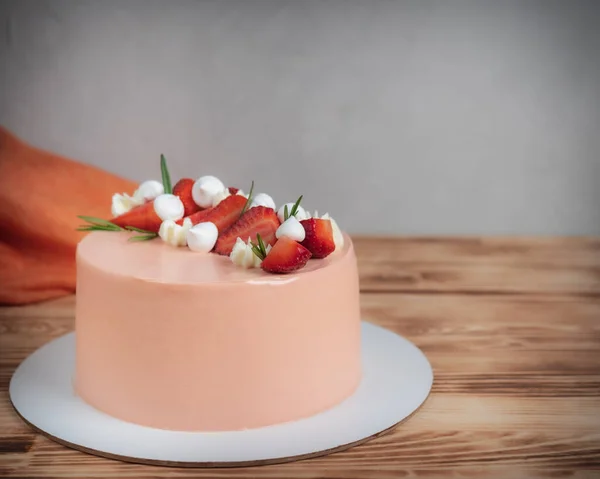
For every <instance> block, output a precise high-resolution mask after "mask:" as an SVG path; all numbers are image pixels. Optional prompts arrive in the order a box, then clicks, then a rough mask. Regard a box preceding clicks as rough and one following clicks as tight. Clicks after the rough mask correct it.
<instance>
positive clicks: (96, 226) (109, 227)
mask: <svg viewBox="0 0 600 479" xmlns="http://www.w3.org/2000/svg"><path fill="white" fill-rule="evenodd" d="M77 217H78V218H80V219H82V220H83V221H85V222H87V223H88V224H86V225H81V226H80V227H79V228H77V231H135V232H136V233H142V234H141V235H137V236H132V237H131V238H129V240H128V241H146V240H151V239H154V238H156V237H157V236H158V234H157V233H155V232H153V231H148V230H143V229H141V228H136V227H135V226H125V227H124V228H121V227H120V226H119V225H116V224H114V223H111V222H110V221H108V220H104V219H102V218H95V217H93V216H77Z"/></svg>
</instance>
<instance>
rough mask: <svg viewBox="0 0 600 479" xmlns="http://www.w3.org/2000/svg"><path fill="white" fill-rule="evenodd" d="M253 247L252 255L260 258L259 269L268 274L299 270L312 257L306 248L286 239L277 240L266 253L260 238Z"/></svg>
mask: <svg viewBox="0 0 600 479" xmlns="http://www.w3.org/2000/svg"><path fill="white" fill-rule="evenodd" d="M254 246H255V248H253V251H254V254H256V255H257V256H258V257H259V258H262V263H261V264H260V267H261V268H262V269H263V271H267V272H268V273H279V274H281V273H291V272H293V271H296V270H299V269H300V268H303V267H304V266H305V265H306V263H308V260H309V259H310V258H311V256H312V254H311V252H310V251H309V250H308V249H307V248H305V247H304V246H302V245H301V244H300V243H298V242H296V241H294V240H292V239H290V238H287V237H283V238H281V239H280V240H278V241H277V242H276V243H275V246H273V247H272V248H271V251H268V252H267V251H266V248H265V247H264V243H263V242H262V240H261V238H260V236H258V243H257V244H256V245H254Z"/></svg>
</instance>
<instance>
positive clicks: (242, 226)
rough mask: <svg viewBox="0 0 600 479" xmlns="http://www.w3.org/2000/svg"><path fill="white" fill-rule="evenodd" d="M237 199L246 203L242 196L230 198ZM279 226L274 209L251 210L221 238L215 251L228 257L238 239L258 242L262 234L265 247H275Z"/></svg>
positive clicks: (259, 208)
mask: <svg viewBox="0 0 600 479" xmlns="http://www.w3.org/2000/svg"><path fill="white" fill-rule="evenodd" d="M236 197H237V198H242V199H243V200H244V203H245V202H246V198H244V197H243V196H240V195H233V196H229V197H228V198H236ZM279 225H280V223H279V219H277V213H275V211H273V209H272V208H267V207H265V206H255V207H254V208H250V209H249V210H248V211H246V212H245V213H244V214H243V215H242V217H241V218H240V219H239V220H237V221H236V222H235V223H234V224H233V226H232V227H231V228H229V229H228V230H227V231H225V232H224V233H222V234H221V235H220V236H219V239H218V240H217V244H216V245H215V251H216V252H217V253H219V254H223V255H228V254H230V253H231V250H232V249H233V245H234V244H235V241H236V239H237V238H242V240H244V241H247V240H248V238H250V239H251V240H252V241H253V242H256V235H257V234H260V236H261V237H262V240H263V242H264V243H265V245H267V244H270V245H274V244H275V242H276V241H277V238H276V237H275V232H276V231H277V228H279ZM219 231H221V230H219Z"/></svg>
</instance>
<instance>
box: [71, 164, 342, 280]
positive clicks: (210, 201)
mask: <svg viewBox="0 0 600 479" xmlns="http://www.w3.org/2000/svg"><path fill="white" fill-rule="evenodd" d="M160 165H161V176H162V182H159V181H156V180H149V181H144V182H143V183H141V184H140V185H139V186H138V188H137V189H136V191H134V192H133V193H132V194H129V193H115V194H114V195H113V197H112V208H111V209H112V214H113V218H111V219H110V220H108V219H100V218H92V217H89V216H80V218H81V219H83V220H84V221H86V223H87V224H85V225H83V226H81V227H80V228H79V230H80V231H91V232H103V233H102V234H93V235H88V237H87V238H85V239H84V240H83V241H82V244H80V252H81V251H85V250H86V249H87V248H89V247H92V245H93V248H95V249H96V250H98V251H104V252H106V251H108V250H107V248H112V249H111V255H110V258H109V255H106V254H105V253H103V256H105V257H106V261H109V262H110V263H111V264H112V263H115V266H114V268H113V269H116V270H118V269H119V267H118V264H117V263H118V261H117V262H115V259H116V258H120V257H121V253H120V251H125V250H127V254H129V255H131V260H129V259H127V258H128V257H127V258H125V257H123V258H121V260H122V262H125V263H127V264H129V265H130V266H131V264H133V265H134V266H136V265H137V263H136V261H144V259H143V258H145V261H146V262H148V261H147V259H148V258H149V256H150V255H151V256H154V257H157V258H159V259H160V260H161V261H152V263H153V265H152V266H144V265H142V264H140V265H137V266H136V270H138V271H140V275H141V276H142V277H144V275H145V274H146V273H147V270H148V269H151V268H157V267H158V266H157V265H159V264H160V263H161V262H162V260H164V261H165V262H166V261H167V260H168V261H174V262H175V263H177V264H180V263H181V261H184V260H185V261H186V262H188V263H194V264H196V265H197V266H199V267H201V269H206V270H207V271H209V270H211V268H214V267H215V265H219V266H218V267H219V273H218V275H217V277H213V278H212V279H208V280H210V281H218V280H220V279H219V278H221V276H222V275H223V274H225V275H226V276H228V278H229V279H228V280H229V281H231V280H235V279H233V278H237V277H239V278H240V279H242V280H248V278H249V275H250V276H252V275H254V276H261V275H262V276H264V272H266V273H273V274H286V273H292V272H296V271H298V270H300V269H304V268H308V270H309V271H312V270H315V269H318V268H319V267H322V266H324V265H325V264H328V263H329V261H327V260H326V259H327V258H328V257H329V256H330V255H331V254H332V253H336V254H337V253H341V252H343V251H344V244H345V243H347V240H345V235H344V234H343V233H342V231H341V230H340V228H339V227H338V225H337V223H336V222H335V220H334V219H333V218H332V217H331V216H330V215H329V214H327V213H326V214H324V215H322V216H319V214H318V213H317V212H316V211H315V212H314V213H313V214H311V213H310V212H309V211H307V210H306V209H304V207H303V205H302V200H303V197H302V196H300V197H299V198H298V199H296V201H292V202H288V203H285V204H283V205H281V206H279V208H278V207H277V206H276V204H275V201H274V200H273V198H272V197H271V196H269V195H268V194H266V193H258V194H254V181H252V183H251V186H250V190H249V192H248V194H245V193H244V192H243V191H242V190H241V189H239V188H236V187H226V186H225V184H224V183H223V182H222V181H221V180H219V179H218V178H216V177H214V176H210V175H205V176H201V177H199V178H198V179H196V180H194V179H192V178H182V179H180V180H179V181H177V182H176V183H175V185H174V186H172V185H171V176H170V174H169V170H168V168H167V162H166V159H165V157H164V156H163V155H161V163H160ZM109 233H110V234H111V235H112V237H113V238H111V239H110V240H108V239H107V237H106V235H107V234H109ZM100 238H102V239H101V240H100ZM129 242H138V243H142V244H137V245H131V246H132V247H137V248H138V249H137V251H136V250H133V249H129V248H126V249H124V248H122V244H125V243H129ZM103 245H104V246H103ZM115 245H121V246H119V247H117V248H115ZM208 253H213V254H208ZM122 254H125V253H122ZM182 254H187V256H182ZM91 257H92V256H90V258H91ZM224 257H225V258H226V259H227V260H228V262H227V267H224V264H225V263H224ZM136 258H138V259H136ZM175 258H176V259H175ZM311 259H318V260H319V261H317V262H315V261H310V262H309V260H311ZM92 262H93V260H92ZM130 263H131V264H130ZM138 266H139V267H138ZM144 268H146V269H144ZM259 268H260V269H259ZM164 269H165V270H168V267H167V266H165V268H164ZM252 269H256V270H257V271H255V272H253V273H251V272H248V271H246V272H244V273H242V272H241V271H243V270H252ZM236 270H237V271H236ZM240 270H241V271H240ZM144 271H146V273H145V272H144ZM194 274H196V275H200V276H199V278H200V280H202V274H205V273H194ZM184 276H185V275H184ZM149 277H161V278H163V277H164V271H163V273H161V274H160V275H153V274H150V275H149ZM178 277H181V274H180V273H178Z"/></svg>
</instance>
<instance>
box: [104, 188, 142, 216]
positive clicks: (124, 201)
mask: <svg viewBox="0 0 600 479" xmlns="http://www.w3.org/2000/svg"><path fill="white" fill-rule="evenodd" d="M138 204H139V203H137V201H136V200H135V199H134V198H133V197H132V196H129V195H128V194H127V193H123V194H120V193H115V194H114V195H113V197H112V205H111V207H110V211H111V213H112V215H113V216H121V215H122V214H124V213H127V212H128V211H129V210H131V209H132V208H134V207H136V206H138Z"/></svg>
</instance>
